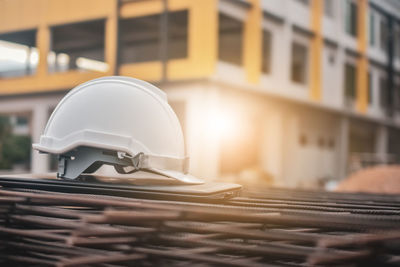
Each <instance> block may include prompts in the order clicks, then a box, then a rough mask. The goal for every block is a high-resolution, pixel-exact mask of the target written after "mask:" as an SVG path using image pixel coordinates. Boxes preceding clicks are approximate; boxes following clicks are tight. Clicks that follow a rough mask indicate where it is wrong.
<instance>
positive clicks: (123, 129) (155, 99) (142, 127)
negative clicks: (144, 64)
mask: <svg viewBox="0 0 400 267" xmlns="http://www.w3.org/2000/svg"><path fill="white" fill-rule="evenodd" d="M78 146H89V147H98V148H103V149H110V150H116V151H122V152H126V153H129V154H130V155H135V154H137V153H139V152H144V153H146V154H150V155H159V156H167V157H174V158H183V157H185V148H184V140H183V134H182V130H181V126H180V124H179V121H178V118H177V117H176V115H175V113H174V111H173V110H172V108H171V106H170V105H169V104H168V102H167V97H166V94H165V93H164V92H163V91H161V90H160V89H158V88H157V87H155V86H153V85H151V84H150V83H147V82H144V81H141V80H137V79H134V78H128V77H118V76H110V77H103V78H99V79H95V80H91V81H89V82H86V83H83V84H81V85H79V86H77V87H75V88H74V89H73V90H71V91H70V92H69V93H68V94H67V95H66V96H65V97H64V98H63V99H62V100H61V102H60V103H59V104H58V105H57V107H56V108H55V110H54V112H53V113H52V115H51V117H50V119H49V121H48V122H47V125H46V128H45V131H44V133H43V135H42V136H41V138H40V142H39V143H38V144H34V145H33V147H34V148H35V149H37V150H39V151H42V152H47V153H51V154H62V153H65V152H67V151H70V150H72V149H74V148H76V147H78Z"/></svg>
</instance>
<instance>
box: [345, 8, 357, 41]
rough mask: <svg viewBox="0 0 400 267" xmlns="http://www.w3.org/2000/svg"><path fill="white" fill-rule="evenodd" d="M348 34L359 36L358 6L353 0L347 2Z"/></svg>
mask: <svg viewBox="0 0 400 267" xmlns="http://www.w3.org/2000/svg"><path fill="white" fill-rule="evenodd" d="M345 25H346V32H347V33H348V34H350V35H351V36H354V37H355V36H357V4H356V3H355V2H353V1H351V0H347V2H346V23H345Z"/></svg>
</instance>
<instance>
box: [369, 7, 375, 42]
mask: <svg viewBox="0 0 400 267" xmlns="http://www.w3.org/2000/svg"><path fill="white" fill-rule="evenodd" d="M369 44H370V45H371V46H374V45H375V15H374V13H372V12H370V13H369Z"/></svg>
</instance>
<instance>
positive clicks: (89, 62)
mask: <svg viewBox="0 0 400 267" xmlns="http://www.w3.org/2000/svg"><path fill="white" fill-rule="evenodd" d="M76 65H77V66H78V68H80V69H85V70H93V71H100V72H106V71H107V70H108V64H107V63H104V62H101V61H98V60H93V59H88V58H84V57H78V59H77V60H76Z"/></svg>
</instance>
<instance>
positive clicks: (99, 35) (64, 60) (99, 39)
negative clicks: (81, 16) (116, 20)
mask: <svg viewBox="0 0 400 267" xmlns="http://www.w3.org/2000/svg"><path fill="white" fill-rule="evenodd" d="M104 34H105V21H104V20H97V21H89V22H82V23H75V24H68V25H60V26H54V27H52V28H51V37H52V41H51V48H52V49H51V52H50V53H49V55H48V58H47V61H48V68H49V71H50V72H58V71H66V70H70V69H82V70H90V71H101V72H105V71H107V70H108V66H107V64H106V63H104Z"/></svg>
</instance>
